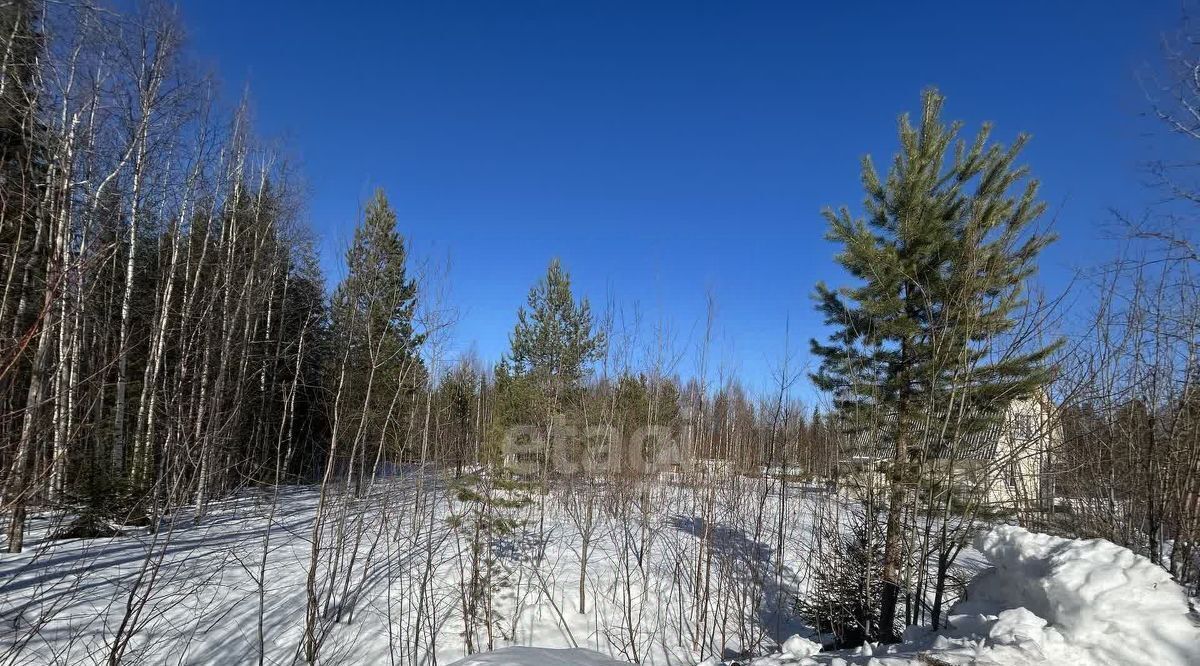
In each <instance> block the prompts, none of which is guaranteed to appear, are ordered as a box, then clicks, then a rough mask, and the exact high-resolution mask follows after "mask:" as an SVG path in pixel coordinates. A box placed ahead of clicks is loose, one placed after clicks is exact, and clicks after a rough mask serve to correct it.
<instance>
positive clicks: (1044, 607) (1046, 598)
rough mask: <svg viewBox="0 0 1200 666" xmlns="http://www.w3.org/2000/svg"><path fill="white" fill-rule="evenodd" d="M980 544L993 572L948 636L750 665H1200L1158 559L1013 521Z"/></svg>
mask: <svg viewBox="0 0 1200 666" xmlns="http://www.w3.org/2000/svg"><path fill="white" fill-rule="evenodd" d="M975 547H976V548H977V549H978V550H979V552H981V553H982V554H983V555H984V556H985V557H986V558H987V559H988V561H989V562H990V563H991V565H992V568H990V569H988V570H986V571H984V572H983V573H981V574H980V575H978V576H976V578H975V579H974V580H973V581H971V583H970V584H969V585H968V586H967V595H966V599H965V600H964V601H963V602H961V603H959V604H958V605H956V606H955V607H954V609H953V610H952V612H951V615H950V617H949V622H950V626H949V628H947V629H946V630H945V631H942V632H940V633H937V634H932V633H930V632H928V631H925V630H921V629H915V628H914V629H910V630H909V631H908V632H907V633H906V636H905V639H906V640H905V642H903V643H901V644H899V645H889V646H872V645H866V646H863V647H861V648H858V649H857V650H853V651H843V652H838V653H819V654H814V653H811V652H810V651H808V650H805V651H804V652H805V653H804V654H796V653H792V652H791V651H790V650H788V649H784V651H783V653H782V654H780V655H778V656H775V657H765V658H761V659H756V660H753V661H751V662H750V663H751V664H753V665H754V666H771V665H775V664H780V665H783V664H787V665H789V666H790V665H792V664H821V663H825V664H831V665H834V666H842V665H844V664H870V665H871V666H877V665H878V666H906V665H917V664H925V665H927V664H941V665H945V666H951V665H966V664H988V665H992V666H1026V665H1036V664H1056V665H1057V664H1071V665H1073V666H1074V665H1078V666H1134V665H1143V664H1144V665H1146V666H1189V665H1193V664H1196V665H1200V628H1198V627H1197V623H1196V621H1195V618H1194V617H1192V616H1190V615H1189V611H1188V603H1187V596H1186V594H1185V593H1184V590H1183V588H1181V587H1180V586H1179V585H1178V584H1176V583H1175V582H1174V581H1173V580H1171V577H1170V575H1169V574H1168V573H1167V572H1166V571H1165V570H1164V569H1162V568H1161V567H1158V566H1155V565H1154V564H1153V563H1151V562H1150V560H1148V559H1146V558H1144V557H1141V556H1140V555H1136V554H1134V553H1133V552H1131V551H1129V550H1128V549H1125V548H1122V547H1120V546H1118V545H1116V544H1113V543H1111V542H1109V541H1105V540H1103V539H1086V540H1085V539H1064V538H1060V537H1054V536H1050V535H1047V534H1036V533H1033V532H1030V531H1028V530H1025V529H1022V528H1019V527H1014V526H1011V525H1005V526H1001V527H997V528H995V529H992V530H991V531H989V532H987V533H985V534H982V535H981V536H980V537H979V538H978V539H977V540H976V542H975ZM794 640H795V639H794ZM791 642H792V641H789V643H791ZM796 645H797V646H798V647H799V646H801V645H802V644H801V643H799V642H797V643H796Z"/></svg>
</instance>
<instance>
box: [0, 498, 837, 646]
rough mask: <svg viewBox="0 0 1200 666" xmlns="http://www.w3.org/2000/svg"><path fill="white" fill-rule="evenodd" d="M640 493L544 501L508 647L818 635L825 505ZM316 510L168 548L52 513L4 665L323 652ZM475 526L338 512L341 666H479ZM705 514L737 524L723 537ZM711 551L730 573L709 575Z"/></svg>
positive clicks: (306, 501)
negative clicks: (816, 571) (781, 528)
mask: <svg viewBox="0 0 1200 666" xmlns="http://www.w3.org/2000/svg"><path fill="white" fill-rule="evenodd" d="M421 484H424V485H423V487H422V488H421V492H419V493H418V492H417V486H418V485H421ZM614 492H615V491H614ZM623 492H625V494H623V495H621V496H620V498H619V499H618V497H617V496H616V495H611V494H609V490H605V489H597V490H595V493H596V495H595V498H594V499H595V502H594V504H593V505H592V506H591V507H590V508H588V507H585V506H583V504H582V503H581V499H582V496H581V495H579V494H574V493H572V492H565V491H564V492H559V491H557V490H556V491H555V492H554V493H553V494H551V495H550V496H547V497H544V498H542V497H535V498H534V499H535V502H534V504H533V505H532V506H531V507H530V508H529V509H527V514H528V515H527V528H526V532H524V533H523V534H522V535H519V536H518V537H516V538H514V540H513V541H514V542H513V543H512V544H509V545H508V546H506V547H507V548H511V550H512V551H513V552H512V557H511V558H505V559H503V561H502V565H503V566H504V567H505V576H506V581H505V584H504V585H503V586H499V587H498V589H497V591H496V607H497V622H496V625H497V626H496V628H495V631H494V635H493V637H492V644H493V646H494V647H496V648H501V647H504V646H510V645H516V646H521V645H532V646H540V647H548V648H585V649H589V650H592V651H595V652H598V653H601V654H605V655H610V656H613V657H614V658H617V659H620V660H623V661H638V662H640V663H647V664H693V663H695V662H696V661H698V660H699V657H700V656H702V655H701V654H700V653H699V652H698V650H697V646H698V645H708V646H709V647H708V648H707V651H709V653H711V651H712V650H713V649H716V648H714V646H718V645H722V646H725V651H726V654H730V653H734V654H736V653H737V652H749V653H757V654H764V653H766V652H769V651H770V650H771V649H775V648H777V647H778V645H779V644H780V643H781V642H782V641H783V640H785V639H786V638H787V637H788V636H790V635H792V634H793V633H796V632H802V631H804V630H805V626H804V625H803V624H802V623H801V622H800V621H799V620H798V619H797V618H796V617H794V614H793V613H792V609H793V608H794V599H795V598H796V596H797V595H798V594H801V593H802V592H803V590H804V589H805V586H806V584H807V580H808V578H809V567H810V566H811V565H812V563H811V562H810V561H809V558H808V557H807V554H808V552H809V543H808V539H810V538H811V533H810V530H809V529H807V527H806V526H807V525H809V524H810V520H811V518H812V516H813V514H814V512H816V511H818V510H821V509H820V508H818V505H822V506H823V505H824V504H826V503H827V502H825V501H824V500H821V501H819V500H818V499H817V498H815V497H814V496H812V495H811V494H805V493H801V492H794V493H792V494H790V495H789V496H788V497H787V499H786V500H785V501H784V503H783V504H782V505H781V504H780V503H779V498H778V497H767V500H768V501H766V502H765V503H763V502H761V501H760V500H761V499H762V496H760V495H759V494H757V493H758V490H757V489H756V488H755V487H754V486H752V485H746V486H745V487H739V488H727V489H723V490H721V491H720V492H719V493H718V492H715V491H714V493H713V494H707V495H703V494H702V493H700V492H698V491H697V490H696V489H693V488H686V487H682V486H677V485H673V484H669V483H661V484H654V485H653V486H647V487H645V488H642V489H639V490H637V491H635V492H629V491H628V490H625V491H623ZM702 495H703V496H702ZM824 499H828V498H824ZM317 502H318V493H317V490H316V489H315V488H311V487H293V488H284V489H282V490H281V494H280V496H279V497H278V499H277V500H275V499H274V498H273V497H272V494H271V491H270V490H269V489H264V490H256V491H248V492H246V493H243V494H242V495H241V496H239V497H238V498H236V499H233V500H228V501H225V502H223V503H220V504H218V505H216V506H214V507H213V508H212V509H211V510H210V511H209V512H208V513H207V514H206V516H205V517H204V519H203V520H201V521H200V522H199V523H198V524H193V520H192V517H191V516H190V515H186V514H183V513H181V514H180V515H178V516H175V517H174V519H173V520H169V521H166V522H164V526H163V528H162V529H160V530H158V532H157V533H156V534H150V533H149V532H148V531H147V530H145V529H133V530H129V531H128V532H127V534H126V535H125V536H118V537H113V538H103V539H91V540H58V541H54V540H48V539H47V535H48V534H49V533H51V532H52V531H53V530H54V529H55V526H54V525H52V524H51V517H49V516H45V515H42V516H37V517H35V518H34V519H33V523H32V526H31V530H30V538H29V540H28V541H27V548H26V551H25V552H24V553H21V554H18V555H9V554H4V555H0V587H2V588H3V594H2V595H0V663H13V664H43V663H99V662H107V661H108V660H109V658H110V656H111V655H112V654H114V653H117V654H118V655H119V656H121V657H122V658H123V660H124V661H125V662H129V663H223V664H224V663H257V662H258V658H259V655H260V653H261V654H262V655H263V657H264V662H265V663H291V662H292V661H293V660H294V659H295V658H296V657H297V655H298V653H299V650H300V646H301V644H302V643H303V642H304V641H303V639H304V636H305V620H306V607H307V600H308V596H307V592H306V578H307V574H308V571H309V568H310V567H309V562H310V560H311V552H312V538H311V533H312V529H313V522H314V515H315V511H316V505H317ZM703 502H711V503H712V504H711V505H705V506H701V503H703ZM351 504H352V505H353V506H351ZM542 506H544V508H545V514H544V515H545V519H544V524H541V525H538V524H537V522H538V520H539V518H538V516H539V515H540V510H541V509H540V507H542ZM781 508H782V510H784V511H786V514H787V520H788V528H789V529H788V531H787V536H786V539H787V540H786V542H785V547H784V549H783V560H782V561H779V560H778V552H777V550H776V548H775V547H774V546H773V545H771V537H770V535H769V534H765V533H758V534H756V533H755V530H754V528H753V525H754V524H755V523H756V520H755V518H756V516H757V515H758V512H764V513H763V514H762V515H763V516H764V517H765V520H762V521H759V522H761V523H762V524H763V525H766V526H767V527H766V528H765V529H770V526H772V525H774V518H773V517H774V516H775V515H777V514H776V513H775V512H776V511H778V510H781ZM460 510H461V506H460V505H459V503H458V502H456V501H455V500H454V493H453V490H452V489H451V488H449V487H447V486H446V485H445V484H444V483H442V482H441V481H438V480H436V479H434V478H425V479H424V480H423V481H417V480H415V479H413V478H406V479H404V480H397V481H395V482H392V483H388V484H382V485H381V487H378V488H376V489H375V491H374V492H372V493H371V495H370V497H369V498H368V499H365V500H354V501H353V502H352V503H351V502H341V503H340V504H335V505H333V506H332V507H331V509H330V513H331V514H332V515H335V516H341V517H342V518H344V520H342V521H341V522H340V523H338V525H339V526H337V527H335V526H333V523H332V522H331V523H330V525H329V526H327V527H326V528H325V529H324V530H323V535H324V536H323V537H322V539H323V544H324V545H325V551H324V552H325V553H326V554H325V555H324V559H323V560H322V564H321V566H320V567H319V568H318V569H319V579H320V580H325V578H326V577H327V575H328V574H329V573H330V571H331V570H332V569H334V568H335V567H336V569H337V575H336V576H332V577H330V578H331V579H333V578H336V581H337V582H336V583H330V584H326V587H325V591H324V592H323V593H322V594H321V603H320V604H319V605H320V610H321V619H320V621H319V622H318V623H317V624H318V625H319V627H318V629H319V633H320V636H321V639H322V645H321V656H322V659H321V660H322V661H323V662H325V663H434V661H433V659H434V657H436V663H443V664H445V663H451V662H453V661H455V660H457V659H460V658H462V657H463V656H465V655H466V653H467V645H466V636H465V635H464V622H463V612H462V606H463V602H462V596H463V595H462V586H461V582H462V581H463V579H464V562H465V560H466V559H468V557H467V555H468V554H469V542H467V541H466V540H465V538H464V534H463V530H455V529H453V528H452V527H450V524H451V522H452V521H450V520H449V518H450V516H451V514H452V513H453V512H456V511H460ZM589 510H590V511H592V512H594V516H595V524H594V526H593V527H592V528H591V531H592V536H591V543H590V547H589V551H588V566H587V568H586V573H583V574H582V578H583V579H584V580H583V588H584V591H585V594H586V606H585V608H584V609H583V611H582V612H580V608H579V605H580V604H579V602H580V578H581V571H582V568H581V548H580V543H581V537H580V530H581V529H582V524H583V522H584V521H583V520H582V518H583V516H584V514H586V512H587V511H589ZM706 515H707V516H713V515H715V516H720V517H721V518H722V519H721V520H720V521H719V522H718V521H712V523H711V524H706V522H705V519H704V518H701V517H700V516H706ZM338 530H341V533H340V534H339V533H338ZM539 535H540V536H539ZM702 535H705V536H706V537H707V539H708V541H709V543H710V544H711V546H712V558H711V559H704V560H702V561H703V563H704V571H703V572H702V574H701V573H700V572H697V568H698V565H697V563H698V558H697V552H698V551H697V544H698V542H699V541H700V539H701V536H702ZM339 537H340V539H339ZM339 540H340V541H341V542H342V545H341V546H340V547H331V544H333V543H336V542H338V541H339ZM537 550H540V551H541V552H542V557H541V558H539V559H536V560H534V559H532V558H531V557H530V556H529V553H531V552H533V551H537ZM330 551H336V552H337V553H338V554H339V556H340V559H339V560H337V561H336V562H335V561H333V560H332V559H331V557H332V556H331V555H329V554H328V553H329V552H330ZM264 554H265V557H264ZM759 570H761V571H771V572H777V575H771V576H766V577H761V576H757V575H754V574H753V572H754V571H759ZM700 575H703V576H704V577H705V579H706V580H707V581H708V583H706V584H699V583H698V580H699V578H698V576H700ZM318 587H320V583H319V584H318ZM698 593H699V594H707V595H710V596H709V599H707V607H706V610H705V611H704V617H703V624H702V625H701V626H703V627H704V632H703V634H702V635H698V634H697V632H696V631H695V629H694V627H696V626H697V621H696V619H697V612H698V611H697V608H698V604H697V603H696V600H697V594H698ZM472 640H473V645H474V646H475V649H476V650H479V649H486V647H487V645H488V638H487V636H486V634H485V632H483V631H482V630H481V629H480V628H479V627H476V631H475V632H474V635H473V636H472Z"/></svg>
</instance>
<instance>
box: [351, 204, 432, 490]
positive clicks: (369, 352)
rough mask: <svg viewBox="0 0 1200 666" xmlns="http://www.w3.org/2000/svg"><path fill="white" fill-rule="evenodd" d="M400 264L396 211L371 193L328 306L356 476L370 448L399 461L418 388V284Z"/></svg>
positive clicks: (403, 256)
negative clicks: (342, 276) (339, 355)
mask: <svg viewBox="0 0 1200 666" xmlns="http://www.w3.org/2000/svg"><path fill="white" fill-rule="evenodd" d="M407 259H408V251H407V249H406V247H405V245H404V240H403V238H401V236H400V232H399V231H398V230H397V228H396V213H395V211H393V210H392V208H391V206H390V205H389V204H388V200H387V196H386V195H385V194H384V192H383V190H377V191H376V192H375V196H374V197H373V198H372V199H371V201H370V202H369V203H368V204H367V209H366V213H365V215H364V217H363V221H362V224H360V225H359V226H358V228H357V229H355V231H354V241H353V243H352V244H351V246H350V249H349V251H348V252H347V253H346V265H347V267H348V269H349V270H348V273H347V276H346V278H345V279H344V280H343V281H342V283H341V284H339V285H338V288H337V290H336V291H335V292H334V295H333V302H332V306H331V311H332V334H333V336H334V338H335V341H336V343H337V348H338V349H339V350H341V351H342V353H344V355H345V358H344V361H343V362H344V363H345V377H344V382H343V391H344V394H343V396H342V399H341V401H340V402H341V404H340V405H339V412H340V413H339V414H338V418H340V419H342V423H343V424H344V425H343V427H342V429H341V430H342V432H343V433H352V435H350V436H352V437H354V441H352V442H350V446H348V447H346V449H344V450H346V451H347V454H348V455H349V456H350V459H349V465H350V467H351V469H353V468H354V467H355V466H356V465H358V466H359V467H362V468H363V469H361V470H360V471H362V472H363V473H364V474H360V475H359V476H358V478H360V479H361V478H362V477H363V475H365V473H366V471H367V470H366V469H365V465H366V464H368V458H372V457H375V458H377V457H378V456H375V455H374V454H375V452H376V451H377V450H383V451H386V452H388V453H390V454H393V455H395V456H397V457H399V456H402V455H403V454H404V453H405V451H406V450H407V449H408V444H409V433H410V430H411V426H412V425H413V421H412V418H413V403H414V400H413V396H414V394H415V392H416V391H417V390H418V389H419V388H420V387H422V386H424V384H425V379H426V372H425V367H424V364H423V362H422V361H421V358H420V355H419V354H418V350H419V347H420V345H421V344H422V342H423V341H424V337H425V336H424V335H423V334H421V333H418V332H417V331H416V329H415V327H414V321H413V319H414V313H415V310H416V305H417V285H416V282H415V281H414V280H412V279H410V278H409V277H408V273H407V270H408V269H407V265H406V264H407ZM376 447H378V449H377V448H376ZM360 449H362V450H360ZM368 449H369V452H370V454H371V455H367V454H366V450H368ZM390 459H394V458H390Z"/></svg>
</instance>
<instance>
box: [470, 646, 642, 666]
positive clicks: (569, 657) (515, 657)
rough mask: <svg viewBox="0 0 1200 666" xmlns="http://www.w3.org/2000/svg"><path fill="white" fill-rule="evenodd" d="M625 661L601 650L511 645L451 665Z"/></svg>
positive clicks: (601, 665)
mask: <svg viewBox="0 0 1200 666" xmlns="http://www.w3.org/2000/svg"><path fill="white" fill-rule="evenodd" d="M628 663H629V662H625V661H614V660H613V659H612V658H611V657H606V656H604V655H602V654H600V653H599V652H592V651H591V650H582V649H579V648H574V649H565V650H552V649H549V648H530V647H510V648H503V649H501V650H496V651H494V652H487V653H482V654H473V655H471V656H470V657H467V658H465V659H461V660H459V661H456V662H454V663H453V664H450V666H621V665H623V664H628Z"/></svg>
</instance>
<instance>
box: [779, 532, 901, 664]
mask: <svg viewBox="0 0 1200 666" xmlns="http://www.w3.org/2000/svg"><path fill="white" fill-rule="evenodd" d="M821 537H822V538H821V543H820V544H819V545H818V546H817V549H816V553H815V555H816V558H817V560H818V564H817V566H816V567H815V568H814V573H813V583H812V586H811V587H810V590H809V594H808V595H807V596H805V597H802V598H800V599H798V600H797V601H796V606H797V611H798V612H799V613H800V615H801V616H802V617H804V619H805V621H807V622H808V623H809V624H811V625H812V626H814V627H816V628H817V630H818V631H820V632H822V633H830V634H833V635H834V637H835V639H836V645H837V647H855V646H858V645H861V644H862V643H863V642H864V641H868V640H878V639H879V603H880V595H881V594H882V592H883V570H882V568H881V566H880V562H882V561H883V529H882V526H881V525H880V523H879V520H878V519H877V518H876V517H875V515H874V514H873V513H872V512H869V511H865V510H864V511H861V512H856V513H854V514H853V516H852V518H851V520H850V524H849V526H845V525H843V524H842V523H841V522H840V521H839V520H838V519H837V517H836V516H835V517H832V518H828V519H826V520H825V524H824V525H823V526H822V528H821Z"/></svg>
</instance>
